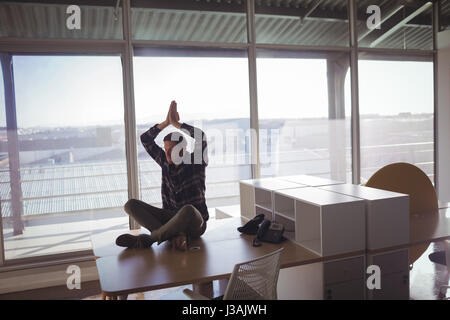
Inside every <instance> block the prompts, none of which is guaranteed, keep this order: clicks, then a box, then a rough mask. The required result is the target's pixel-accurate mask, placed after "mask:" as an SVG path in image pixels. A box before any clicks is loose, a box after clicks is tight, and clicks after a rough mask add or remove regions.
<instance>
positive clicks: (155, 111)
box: [0, 56, 433, 128]
mask: <svg viewBox="0 0 450 320" xmlns="http://www.w3.org/2000/svg"><path fill="white" fill-rule="evenodd" d="M13 63H14V64H13V65H14V76H15V89H16V105H17V119H18V125H19V127H22V128H27V127H36V126H51V127H63V126H88V125H110V124H123V117H124V116H123V89H122V72H121V61H120V58H119V57H87V56H78V57H71V56H15V57H14V60H13ZM0 73H1V72H0ZM134 76H135V102H136V117H137V124H140V123H142V124H143V123H148V122H159V121H163V120H164V118H165V116H166V114H167V109H168V106H169V104H170V101H171V100H176V101H177V102H178V111H179V113H180V117H181V118H182V119H181V120H182V121H183V120H185V121H192V120H196V119H223V118H248V117H249V114H250V112H249V89H248V64H247V59H246V58H154V57H152V58H150V57H136V58H135V60H134ZM257 80H258V82H257V85H258V106H259V110H258V112H259V118H260V119H270V118H305V117H307V118H311V117H312V118H314V117H326V116H327V110H328V106H327V101H328V100H327V99H328V97H327V94H328V93H327V79H326V62H325V60H319V59H314V60H313V59H274V58H259V59H258V61H257ZM359 80H360V85H359V90H360V94H359V95H360V112H361V114H367V113H370V114H374V113H377V114H382V115H392V114H398V113H399V112H411V113H424V112H425V113H431V112H432V111H433V65H432V63H431V62H399V61H395V62H393V61H392V62H390V61H364V60H362V61H360V62H359ZM345 87H346V89H345V92H346V109H347V110H349V108H350V82H349V76H348V75H347V79H346V86H345ZM3 90H4V87H3V85H0V110H1V112H0V126H4V125H5V112H4V110H5V109H4V92H3Z"/></svg>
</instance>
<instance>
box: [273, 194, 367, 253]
mask: <svg viewBox="0 0 450 320" xmlns="http://www.w3.org/2000/svg"><path fill="white" fill-rule="evenodd" d="M274 201H275V205H274V207H275V210H274V215H275V220H277V219H283V218H284V219H288V220H291V221H293V222H294V226H295V229H294V230H292V232H293V233H294V237H293V239H294V240H295V242H297V243H298V244H300V245H302V246H303V247H305V248H307V249H309V250H311V251H313V252H315V253H317V254H318V255H320V256H332V255H337V254H343V253H350V252H357V251H363V250H365V237H366V235H365V213H364V208H365V207H364V206H365V204H364V201H363V200H361V199H357V198H354V197H350V196H346V195H342V194H339V193H335V192H330V191H326V190H321V189H318V188H312V187H304V188H296V189H284V190H277V191H275V194H274Z"/></svg>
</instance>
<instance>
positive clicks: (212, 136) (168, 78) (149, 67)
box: [134, 49, 251, 215]
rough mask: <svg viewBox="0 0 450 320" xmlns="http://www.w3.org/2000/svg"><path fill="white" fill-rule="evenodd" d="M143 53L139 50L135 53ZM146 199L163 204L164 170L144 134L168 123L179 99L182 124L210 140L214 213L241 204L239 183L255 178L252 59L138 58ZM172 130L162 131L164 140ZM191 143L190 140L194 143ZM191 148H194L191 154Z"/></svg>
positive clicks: (187, 53) (240, 55)
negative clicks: (172, 105) (146, 144)
mask: <svg viewBox="0 0 450 320" xmlns="http://www.w3.org/2000/svg"><path fill="white" fill-rule="evenodd" d="M135 53H137V51H135ZM134 77H135V85H134V86H135V101H136V123H137V130H138V132H137V136H138V142H137V143H138V160H139V177H140V179H139V184H140V190H141V198H142V200H143V201H145V202H147V203H151V204H153V205H157V206H160V205H161V169H160V167H159V166H158V165H157V164H156V163H155V162H154V161H153V159H151V158H150V156H149V155H148V154H147V152H146V151H145V149H144V148H143V147H142V144H141V142H140V139H139V137H140V135H141V134H142V133H144V132H145V131H147V130H148V129H149V128H150V127H151V126H153V125H155V124H157V123H161V122H163V121H164V120H165V119H166V116H167V112H168V109H169V105H170V102H171V101H172V100H175V101H177V104H178V113H179V115H180V121H181V122H186V123H188V124H191V125H193V126H195V127H198V128H200V129H202V130H203V131H204V132H205V133H206V136H207V142H208V157H209V164H208V167H207V169H206V198H207V199H206V200H207V205H208V207H209V208H210V215H213V214H214V211H212V210H211V209H212V208H214V207H216V206H221V205H231V204H238V203H239V180H241V179H250V178H251V165H250V160H249V153H250V142H249V141H250V140H249V137H250V132H249V127H250V119H249V115H250V107H249V94H248V92H249V86H248V60H247V54H246V52H245V51H243V52H241V51H236V52H231V53H230V51H204V50H198V51H195V50H190V49H186V50H184V51H183V50H181V51H174V50H166V51H164V50H162V51H158V50H156V51H152V50H148V51H146V55H145V56H137V57H135V59H134ZM173 130H174V128H173V127H172V126H170V127H168V128H167V129H165V131H163V132H161V133H160V134H159V136H158V138H157V140H156V142H157V144H159V145H160V146H161V147H162V139H163V137H164V136H165V134H167V133H168V132H170V131H173ZM188 140H189V139H188ZM189 148H190V147H189V146H188V150H189Z"/></svg>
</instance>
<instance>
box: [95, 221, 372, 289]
mask: <svg viewBox="0 0 450 320" xmlns="http://www.w3.org/2000/svg"><path fill="white" fill-rule="evenodd" d="M224 220H229V221H227V223H225V224H223V225H222V226H221V227H219V228H217V229H216V230H215V232H211V236H209V238H208V237H207V236H206V233H205V236H204V237H202V238H200V239H198V240H195V241H193V242H192V244H191V247H194V246H199V247H200V249H199V250H192V251H191V250H189V251H185V252H181V251H177V250H175V249H172V248H170V247H169V244H168V243H167V242H165V243H162V244H161V245H160V246H153V247H152V249H148V250H142V249H141V250H137V249H126V250H121V252H120V253H119V254H118V255H109V256H104V257H101V258H99V259H97V261H96V263H97V268H98V273H99V279H100V285H101V288H102V291H103V293H104V294H106V295H107V296H112V297H115V296H120V295H126V294H130V293H135V292H143V291H149V290H156V289H162V288H169V287H175V286H181V285H185V284H192V283H204V282H209V281H212V280H219V279H224V278H228V277H229V276H230V275H231V272H232V270H233V267H234V265H235V264H237V263H241V262H245V261H248V260H252V259H255V258H257V257H260V256H262V255H265V254H268V253H270V252H273V251H275V250H277V249H279V248H281V247H283V248H284V251H283V253H282V255H281V268H288V267H292V266H299V265H305V264H311V263H316V262H323V261H326V260H331V259H338V258H343V257H345V256H344V255H339V256H333V257H331V256H330V257H320V256H319V255H317V254H314V253H312V252H311V251H309V250H307V249H305V248H303V247H302V246H299V245H297V244H295V243H294V242H292V241H289V240H288V241H285V242H283V243H281V244H269V243H264V245H263V246H261V247H253V246H252V244H251V242H252V239H253V236H248V235H241V234H240V233H239V232H238V231H237V230H236V228H237V227H238V226H240V225H242V224H243V223H245V220H243V219H242V218H228V219H224ZM214 237H215V238H214ZM94 250H95V248H94ZM356 254H364V252H363V251H361V252H358V253H351V254H349V255H356Z"/></svg>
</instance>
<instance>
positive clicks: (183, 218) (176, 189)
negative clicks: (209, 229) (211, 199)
mask: <svg viewBox="0 0 450 320" xmlns="http://www.w3.org/2000/svg"><path fill="white" fill-rule="evenodd" d="M179 120H180V117H179V115H178V112H177V104H176V102H175V101H172V103H171V104H170V108H169V112H168V114H167V118H166V120H165V121H164V122H162V123H160V124H157V125H155V126H153V127H151V128H150V129H149V130H148V131H147V132H145V133H144V134H142V135H141V142H142V144H143V146H144V148H145V149H146V150H147V152H148V153H149V154H150V156H151V157H152V158H153V159H154V160H155V161H156V163H158V164H159V165H160V167H161V169H162V184H161V196H162V203H163V208H162V209H161V208H157V207H154V206H152V205H150V204H147V203H145V202H143V201H140V200H136V199H130V200H129V201H128V202H127V203H126V204H125V211H126V212H127V213H128V214H129V215H130V216H131V217H133V218H134V219H135V220H136V221H137V222H138V223H139V224H140V225H141V226H143V227H145V228H147V229H148V230H150V232H151V234H150V235H147V234H141V235H139V236H133V235H131V234H122V235H120V236H119V237H118V238H117V239H116V244H117V245H119V246H122V247H128V248H149V247H151V245H152V244H153V243H154V242H157V243H158V244H160V243H161V242H163V241H166V240H170V241H171V243H172V244H173V245H174V246H175V247H176V248H178V249H180V250H185V249H186V248H187V245H188V242H189V239H191V238H198V237H200V236H201V235H202V234H203V233H204V232H205V230H206V221H207V220H208V218H209V214H208V208H207V206H206V201H205V168H206V166H207V164H208V160H207V143H206V136H205V134H204V132H203V131H201V130H200V129H198V128H195V127H193V126H190V125H188V124H186V123H183V124H181V123H180V122H179ZM169 125H173V126H174V127H175V128H178V129H181V130H182V131H184V132H187V133H188V134H189V135H190V136H191V137H193V138H194V140H195V142H194V151H193V152H192V153H189V152H188V151H187V150H186V146H187V142H186V139H185V138H184V137H183V135H182V134H180V133H179V132H172V133H170V134H168V135H166V136H165V137H164V151H163V150H162V149H161V148H160V147H159V146H158V145H157V144H156V143H155V138H156V137H157V136H158V134H159V133H160V132H161V130H163V129H164V128H166V127H167V126H169Z"/></svg>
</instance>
